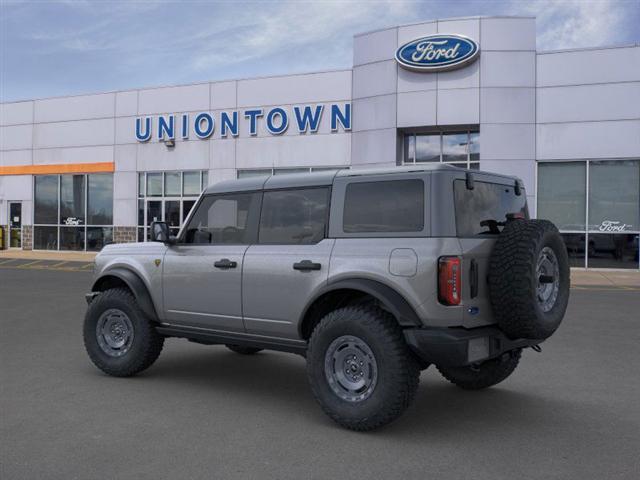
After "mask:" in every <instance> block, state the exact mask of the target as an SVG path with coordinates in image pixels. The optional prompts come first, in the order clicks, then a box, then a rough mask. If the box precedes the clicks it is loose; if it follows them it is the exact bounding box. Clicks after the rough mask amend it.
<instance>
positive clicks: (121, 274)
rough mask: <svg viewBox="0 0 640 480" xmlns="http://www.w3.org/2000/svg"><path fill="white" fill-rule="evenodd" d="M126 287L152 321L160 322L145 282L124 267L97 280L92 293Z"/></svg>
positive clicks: (111, 270) (107, 272)
mask: <svg viewBox="0 0 640 480" xmlns="http://www.w3.org/2000/svg"><path fill="white" fill-rule="evenodd" d="M117 287H126V288H128V289H129V290H130V291H131V293H133V296H134V297H135V298H136V301H137V302H138V305H140V308H141V309H142V311H143V312H144V313H145V315H147V317H149V318H150V319H151V320H158V318H159V317H158V314H157V312H156V308H155V306H154V305H153V300H152V298H151V294H150V293H149V289H148V288H147V286H146V285H145V284H144V281H143V280H142V278H140V276H139V275H138V274H137V273H135V272H134V271H132V270H129V269H128V268H124V267H116V268H113V269H110V270H107V271H105V272H104V273H103V274H102V275H101V276H100V277H98V278H97V279H96V281H95V282H94V283H93V286H92V287H91V291H92V292H104V291H105V290H108V289H110V288H117Z"/></svg>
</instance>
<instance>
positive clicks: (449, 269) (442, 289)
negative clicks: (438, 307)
mask: <svg viewBox="0 0 640 480" xmlns="http://www.w3.org/2000/svg"><path fill="white" fill-rule="evenodd" d="M460 276H461V275H460V258H459V257H440V258H439V259H438V300H439V301H440V303H442V304H443V305H459V304H460Z"/></svg>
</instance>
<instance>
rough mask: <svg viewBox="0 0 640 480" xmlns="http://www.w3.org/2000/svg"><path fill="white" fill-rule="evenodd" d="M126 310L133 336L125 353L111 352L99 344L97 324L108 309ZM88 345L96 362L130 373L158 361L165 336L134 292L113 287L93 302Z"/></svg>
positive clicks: (86, 325)
mask: <svg viewBox="0 0 640 480" xmlns="http://www.w3.org/2000/svg"><path fill="white" fill-rule="evenodd" d="M113 308H115V309H118V310H120V311H122V312H124V313H125V314H126V315H127V316H128V318H129V320H130V321H131V324H132V325H133V332H134V333H133V340H132V342H131V346H130V348H129V350H128V351H127V352H126V353H125V354H124V355H123V356H121V357H112V356H109V355H107V354H106V353H105V352H104V351H103V350H102V349H101V347H100V346H99V344H98V339H97V335H96V325H97V323H98V321H99V318H100V316H101V315H102V314H103V312H105V311H106V310H108V309H113ZM83 336H84V346H85V348H86V350H87V353H88V354H89V358H91V361H92V362H93V364H94V365H95V366H96V367H98V368H99V369H100V370H102V371H103V372H105V373H107V374H109V375H112V376H114V377H129V376H132V375H135V374H137V373H140V372H142V371H143V370H145V369H147V368H149V367H150V366H151V365H152V364H153V362H155V361H156V359H157V358H158V356H159V355H160V352H161V351H162V346H163V344H164V337H163V336H162V335H160V334H159V333H158V332H157V331H156V329H155V327H154V325H153V324H152V322H151V321H150V320H149V319H148V318H147V317H146V315H145V314H144V312H143V311H142V310H141V309H140V307H139V306H138V304H137V302H136V299H135V297H134V296H133V294H132V293H131V292H130V291H129V290H127V289H124V288H113V289H110V290H106V291H105V292H103V293H101V294H100V295H98V296H97V297H96V298H95V299H94V300H93V301H92V302H91V304H90V305H89V308H88V309H87V313H86V315H85V319H84V328H83Z"/></svg>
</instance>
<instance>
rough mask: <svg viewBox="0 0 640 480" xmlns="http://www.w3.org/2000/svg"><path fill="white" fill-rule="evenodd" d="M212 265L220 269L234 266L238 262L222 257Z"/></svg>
mask: <svg viewBox="0 0 640 480" xmlns="http://www.w3.org/2000/svg"><path fill="white" fill-rule="evenodd" d="M213 266H214V267H216V268H222V269H228V268H236V267H237V266H238V262H232V261H231V260H229V259H228V258H223V259H222V260H218V261H217V262H215V263H214V264H213Z"/></svg>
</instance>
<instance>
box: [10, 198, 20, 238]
mask: <svg viewBox="0 0 640 480" xmlns="http://www.w3.org/2000/svg"><path fill="white" fill-rule="evenodd" d="M21 247H22V203H21V202H9V248H21Z"/></svg>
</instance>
